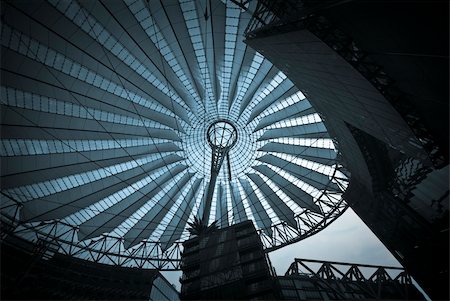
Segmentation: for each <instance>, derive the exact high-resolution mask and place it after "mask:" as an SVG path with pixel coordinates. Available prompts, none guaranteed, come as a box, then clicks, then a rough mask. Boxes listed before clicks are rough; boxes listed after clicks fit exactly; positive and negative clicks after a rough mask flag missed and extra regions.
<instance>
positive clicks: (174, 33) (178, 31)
mask: <svg viewBox="0 0 450 301" xmlns="http://www.w3.org/2000/svg"><path fill="white" fill-rule="evenodd" d="M139 3H141V4H142V3H144V2H139V1H136V2H134V5H139ZM146 7H147V9H148V10H149V11H150V10H151V11H152V14H151V17H152V18H153V19H154V20H155V22H156V23H157V24H158V28H159V30H160V31H161V33H162V35H163V36H164V38H165V40H166V42H167V44H168V45H169V47H170V49H171V51H172V54H173V56H174V57H175V58H176V63H177V65H175V64H174V66H172V70H173V71H174V69H177V68H178V66H179V67H180V70H181V71H180V70H177V71H176V72H175V73H174V75H175V78H172V74H168V78H170V79H171V82H172V83H177V85H176V86H179V87H177V88H178V90H177V91H179V94H180V96H181V97H182V98H191V97H193V98H197V97H199V99H201V98H202V96H201V95H202V93H201V91H199V87H198V85H197V82H195V80H194V77H193V74H192V70H191V66H190V65H189V64H188V61H189V58H190V56H192V55H193V51H192V52H191V53H188V48H187V46H186V45H183V47H181V44H180V43H181V42H182V41H183V40H184V39H188V40H189V34H188V33H187V31H186V28H185V26H184V22H172V21H173V20H183V13H182V11H181V10H180V8H179V7H178V6H176V5H171V6H167V7H164V6H161V2H153V3H152V4H151V5H146ZM168 14H170V16H171V17H170V19H169V16H168ZM141 22H143V21H141ZM180 25H183V26H180ZM180 27H181V28H180ZM154 32H155V31H154V30H151V29H150V28H149V29H147V33H150V34H152V33H154ZM178 36H179V37H180V38H178ZM169 42H170V44H169ZM159 44H160V45H159V46H160V48H163V47H161V46H165V45H161V43H159ZM188 45H189V47H191V48H192V45H190V44H188ZM192 58H193V59H195V57H192ZM167 59H168V60H169V61H170V63H169V64H172V63H173V62H172V61H171V57H170V56H167ZM180 72H182V76H179V75H180ZM184 76H186V78H184ZM186 83H187V84H186ZM180 89H182V90H181V91H180Z"/></svg>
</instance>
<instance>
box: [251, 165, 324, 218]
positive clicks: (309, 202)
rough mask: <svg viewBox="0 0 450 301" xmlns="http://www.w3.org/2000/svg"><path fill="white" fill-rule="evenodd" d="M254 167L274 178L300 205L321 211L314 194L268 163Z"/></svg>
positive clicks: (271, 178)
mask: <svg viewBox="0 0 450 301" xmlns="http://www.w3.org/2000/svg"><path fill="white" fill-rule="evenodd" d="M253 168H254V169H255V170H257V171H259V172H260V173H262V174H263V175H265V176H266V177H268V178H269V179H270V180H272V181H273V182H274V183H275V184H277V186H278V187H279V188H280V189H281V190H282V191H283V192H284V193H285V194H286V195H287V196H288V197H290V198H291V199H292V200H293V201H294V202H296V203H297V204H298V205H299V206H300V207H302V208H305V209H309V210H311V211H313V212H316V213H321V211H320V208H319V206H317V205H316V204H314V202H313V198H312V196H310V195H309V194H307V193H306V192H304V191H303V190H301V189H300V188H299V187H297V186H296V185H294V184H292V183H291V182H290V181H288V180H287V179H285V178H284V177H282V176H280V175H279V174H278V173H276V172H275V171H273V170H272V169H270V168H269V167H268V166H266V165H258V166H253Z"/></svg>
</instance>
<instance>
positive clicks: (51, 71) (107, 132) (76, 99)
mask: <svg viewBox="0 0 450 301" xmlns="http://www.w3.org/2000/svg"><path fill="white" fill-rule="evenodd" d="M14 7H15V6H14ZM15 8H16V9H18V8H17V7H15ZM18 10H19V11H21V12H22V13H24V12H23V11H22V10H20V9H18ZM24 14H25V15H27V14H26V13H24ZM27 16H28V17H30V18H31V19H33V20H34V21H36V22H38V23H39V24H41V25H42V26H44V27H46V28H47V29H49V28H48V27H47V26H46V25H44V24H42V23H41V22H39V21H37V20H35V19H34V18H32V17H31V16H29V15H27ZM61 17H63V15H62V16H61ZM89 25H90V24H89ZM30 26H31V24H30ZM90 26H91V25H90ZM91 29H92V26H91ZM49 30H50V29H49ZM15 33H16V35H18V33H17V31H16V32H15ZM55 34H56V33H55ZM58 36H60V35H58ZM62 38H63V37H62ZM63 39H65V38H63ZM18 40H19V41H20V42H21V43H22V44H23V45H24V46H25V47H27V45H26V44H25V42H24V41H23V40H22V39H21V38H20V36H18ZM67 42H69V41H67ZM69 43H71V42H69ZM71 44H72V43H71ZM73 46H75V45H73ZM75 47H76V46H75ZM102 49H103V47H102ZM30 51H32V50H30ZM103 51H105V50H104V49H103ZM33 54H34V55H35V56H37V54H36V53H33ZM105 56H106V57H107V58H108V56H107V55H106V52H105ZM108 60H109V58H108ZM109 62H110V60H109ZM110 64H111V62H110ZM42 65H43V66H44V67H45V68H46V69H47V71H49V73H50V74H51V75H52V76H53V77H54V78H55V79H56V80H57V81H58V83H59V84H60V85H61V86H62V87H63V88H64V89H65V90H66V91H68V92H69V94H70V95H71V96H72V97H73V99H74V100H75V101H76V102H77V103H78V104H79V105H80V106H82V107H83V108H85V109H86V106H84V105H83V104H82V103H81V102H80V101H79V100H78V98H77V97H76V96H75V95H74V94H73V93H72V91H71V90H69V89H67V88H66V86H65V85H64V84H63V83H62V82H61V80H60V79H59V78H58V77H57V76H56V75H55V74H54V73H53V70H52V68H50V67H48V66H47V65H45V64H42ZM111 65H112V64H111ZM113 71H114V72H115V70H113ZM115 73H116V75H117V77H118V78H119V80H120V81H121V77H120V76H119V75H118V73H117V72H115ZM121 84H122V86H123V82H121ZM125 91H127V95H128V97H129V94H128V93H129V92H128V90H126V89H125ZM104 93H106V92H104ZM131 103H132V105H133V107H134V109H135V111H136V114H137V115H138V116H139V117H140V119H141V122H143V120H142V116H141V115H140V114H139V113H138V111H137V109H136V106H135V104H134V103H133V102H131ZM9 108H10V109H11V110H13V111H14V112H16V113H17V114H19V115H20V116H21V117H23V118H24V119H26V120H27V121H28V122H30V123H32V124H33V125H35V127H36V128H39V129H41V130H44V129H43V128H42V127H40V126H39V125H38V124H36V123H34V122H33V121H32V120H30V119H29V118H27V117H25V116H24V114H22V113H19V112H18V111H17V110H16V109H14V108H12V107H9ZM86 111H87V112H88V114H89V115H90V116H91V117H92V118H93V120H95V121H96V122H97V123H98V124H99V125H100V126H101V127H102V128H103V129H104V130H105V133H106V134H108V135H109V136H110V137H111V138H112V139H113V140H114V141H115V142H116V143H118V145H120V146H121V143H119V142H117V141H116V139H115V138H114V137H113V136H112V135H111V134H110V133H109V131H107V130H106V128H105V127H104V126H103V125H102V124H101V123H100V121H98V120H97V119H95V118H94V116H93V115H92V114H91V113H89V111H88V110H86ZM143 124H144V128H145V129H146V131H147V133H148V134H149V132H148V128H147V127H146V126H145V123H144V122H143ZM44 131H45V132H46V133H47V134H49V135H51V136H52V137H53V138H55V140H58V141H60V142H61V143H63V144H64V145H66V146H67V147H69V148H70V149H72V150H74V151H75V152H76V153H79V154H80V155H82V156H83V157H84V158H85V159H87V160H88V161H89V162H91V163H94V164H95V165H97V166H98V167H100V168H104V167H103V166H101V165H99V164H98V163H96V162H95V161H93V160H91V159H90V158H88V157H87V156H86V155H84V154H82V153H81V152H80V151H77V150H76V149H75V148H72V147H70V145H69V144H68V143H65V142H64V141H63V140H62V139H59V138H58V137H56V136H55V135H53V134H52V133H50V132H49V131H46V130H44ZM149 137H150V139H152V140H153V137H151V136H150V134H149ZM154 145H155V147H157V146H156V144H154ZM120 148H121V149H122V150H123V151H124V152H125V153H126V154H127V155H128V156H129V157H130V158H131V159H132V160H133V161H135V160H136V159H135V158H133V156H132V155H130V154H129V152H128V151H127V150H126V149H125V148H124V147H122V146H121V147H120ZM158 154H160V155H161V156H162V154H161V153H160V152H159V150H158ZM136 163H137V162H136ZM137 165H138V167H140V168H141V169H142V171H143V172H144V173H145V174H147V175H148V176H150V174H149V173H148V172H146V171H145V170H144V169H143V167H142V166H141V165H139V164H137ZM110 176H114V177H116V178H117V179H119V180H120V182H122V183H126V184H127V185H128V186H131V185H132V184H130V183H128V182H127V181H125V180H122V179H121V178H120V177H119V176H117V175H114V174H112V173H110ZM172 178H173V177H172ZM167 183H169V182H166V185H167ZM175 183H176V182H175ZM166 185H164V186H166ZM176 185H177V183H176ZM158 187H159V188H161V190H164V188H163V187H161V186H160V185H158ZM137 191H139V190H137ZM137 191H136V192H137ZM139 193H141V194H142V195H143V196H144V197H145V196H147V194H143V193H142V192H140V191H139ZM72 202H74V201H72ZM72 202H70V203H72ZM70 203H69V204H70ZM156 205H157V206H161V205H160V204H158V203H156V204H155V206H156ZM64 206H65V205H61V206H60V207H58V208H54V209H52V210H50V211H48V212H52V211H54V210H57V209H59V208H62V207H64ZM161 207H162V206H161ZM48 212H46V213H44V214H47V213H48ZM44 214H41V215H44ZM41 215H39V216H41ZM39 216H37V217H39ZM35 218H36V217H35ZM180 219H181V218H180ZM186 221H187V220H186ZM22 222H26V221H22Z"/></svg>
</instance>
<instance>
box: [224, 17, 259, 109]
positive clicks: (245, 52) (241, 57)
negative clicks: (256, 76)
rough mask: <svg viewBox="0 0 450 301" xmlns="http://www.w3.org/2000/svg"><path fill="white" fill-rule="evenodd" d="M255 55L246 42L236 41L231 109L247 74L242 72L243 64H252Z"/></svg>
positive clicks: (231, 85) (232, 73) (229, 107)
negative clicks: (240, 84) (240, 83)
mask: <svg viewBox="0 0 450 301" xmlns="http://www.w3.org/2000/svg"><path fill="white" fill-rule="evenodd" d="M239 23H241V22H239ZM239 30H241V24H239ZM254 55H255V53H254V51H253V50H252V49H251V48H250V47H247V45H245V44H244V43H241V42H239V39H238V40H237V41H236V47H235V49H234V58H233V59H234V63H233V70H232V72H231V84H230V95H229V97H228V110H230V109H231V105H232V103H233V101H234V100H235V99H236V97H237V93H238V92H239V91H238V87H239V85H238V83H239V82H240V81H242V79H243V77H244V76H245V74H243V73H242V69H243V66H248V65H250V64H251V63H252V60H253V56H254Z"/></svg>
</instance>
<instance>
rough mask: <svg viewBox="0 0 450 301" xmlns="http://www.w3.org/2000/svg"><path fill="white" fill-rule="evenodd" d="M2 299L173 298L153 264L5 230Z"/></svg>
mask: <svg viewBox="0 0 450 301" xmlns="http://www.w3.org/2000/svg"><path fill="white" fill-rule="evenodd" d="M1 296H2V300H153V301H159V300H161V301H162V300H167V301H172V300H179V297H178V292H177V291H176V289H175V288H174V287H172V285H171V284H170V283H169V282H168V281H167V280H166V279H165V278H164V277H163V276H162V275H161V273H159V272H158V271H157V270H149V269H141V268H126V267H120V266H114V265H108V264H100V263H95V262H92V261H87V260H83V259H78V258H75V257H72V256H67V255H63V254H60V253H57V252H56V250H55V249H54V248H53V246H52V244H51V242H50V243H49V242H45V241H44V240H41V241H38V242H37V243H36V244H33V243H30V242H28V241H25V240H23V239H20V238H17V237H12V236H9V237H8V239H6V240H4V241H2V243H1Z"/></svg>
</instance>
